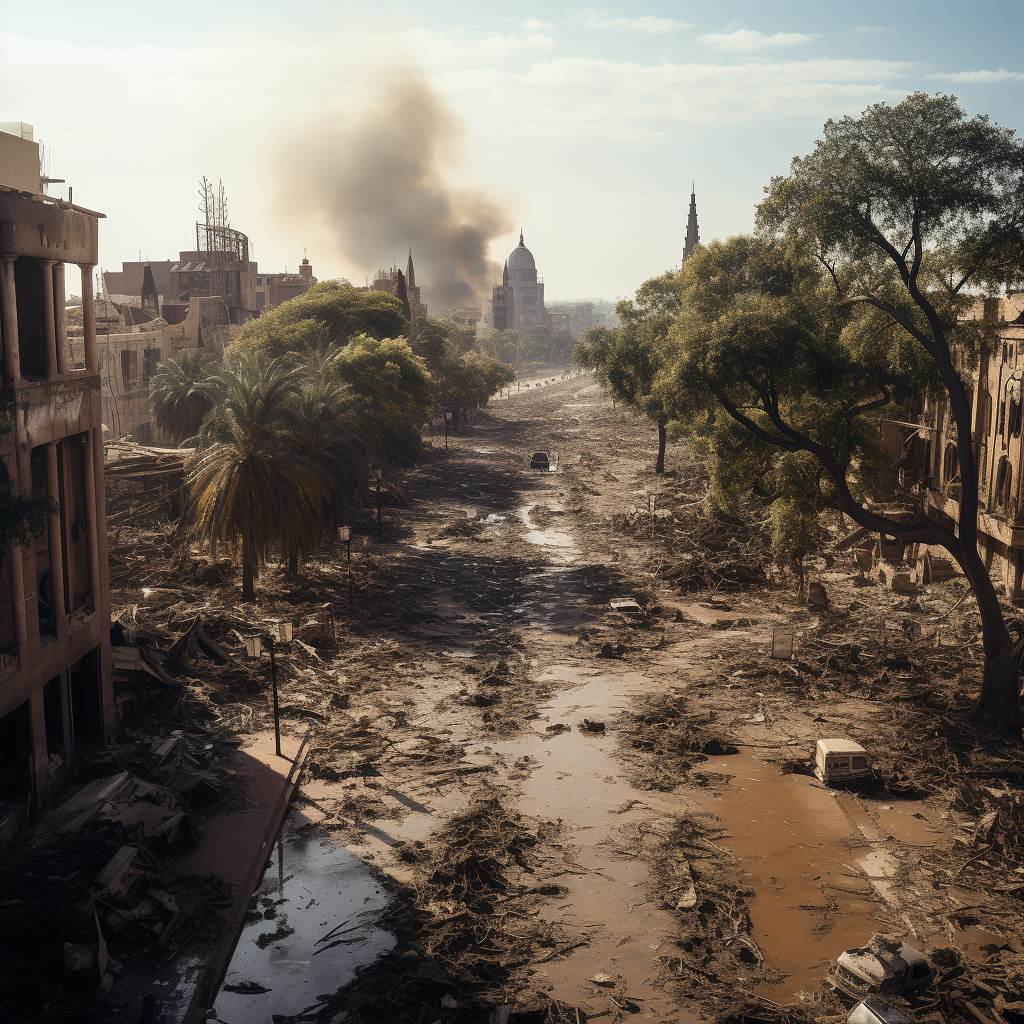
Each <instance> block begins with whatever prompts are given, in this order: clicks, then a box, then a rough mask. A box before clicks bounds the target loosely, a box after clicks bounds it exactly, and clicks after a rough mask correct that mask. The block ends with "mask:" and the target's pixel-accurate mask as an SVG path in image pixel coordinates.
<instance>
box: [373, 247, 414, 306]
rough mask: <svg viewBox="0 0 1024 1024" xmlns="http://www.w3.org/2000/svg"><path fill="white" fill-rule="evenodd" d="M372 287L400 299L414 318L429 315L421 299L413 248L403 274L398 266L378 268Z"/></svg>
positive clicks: (376, 290)
mask: <svg viewBox="0 0 1024 1024" xmlns="http://www.w3.org/2000/svg"><path fill="white" fill-rule="evenodd" d="M371 288H372V290H373V291H375V292H387V293H388V295H394V296H395V298H397V299H399V300H400V301H401V303H402V305H403V307H404V308H405V315H406V316H407V317H409V318H410V319H412V318H413V317H420V316H426V315H427V307H426V305H425V304H424V303H423V302H422V301H421V298H420V288H419V285H418V284H416V268H415V267H414V266H413V262H412V249H410V250H409V261H408V262H407V263H406V265H405V273H404V274H403V273H402V271H401V270H399V269H398V267H392V268H391V269H390V270H378V271H377V273H376V275H375V277H374V279H373V284H372V285H371Z"/></svg>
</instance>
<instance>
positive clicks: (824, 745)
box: [818, 739, 867, 754]
mask: <svg viewBox="0 0 1024 1024" xmlns="http://www.w3.org/2000/svg"><path fill="white" fill-rule="evenodd" d="M818 749H819V750H820V751H821V752H822V753H823V754H866V753H867V751H866V750H865V749H864V748H863V747H862V746H861V745H860V744H859V743H855V742H854V741H853V740H842V739H829V740H818Z"/></svg>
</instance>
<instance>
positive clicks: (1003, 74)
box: [927, 68, 1024, 82]
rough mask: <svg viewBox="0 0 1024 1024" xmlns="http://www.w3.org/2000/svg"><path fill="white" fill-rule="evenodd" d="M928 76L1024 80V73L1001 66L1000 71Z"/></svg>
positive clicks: (959, 79) (956, 79) (957, 79)
mask: <svg viewBox="0 0 1024 1024" xmlns="http://www.w3.org/2000/svg"><path fill="white" fill-rule="evenodd" d="M927 77H928V78H938V79H941V80H942V81H944V82H1024V73H1022V72H1020V71H1007V70H1006V68H1000V69H999V70H998V71H950V72H939V73H936V74H934V75H928V76H927Z"/></svg>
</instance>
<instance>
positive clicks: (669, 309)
mask: <svg viewBox="0 0 1024 1024" xmlns="http://www.w3.org/2000/svg"><path fill="white" fill-rule="evenodd" d="M679 289H680V277H679V274H678V272H676V271H671V270H670V271H669V272H668V273H666V274H663V275H662V276H661V277H655V278H652V279H651V280H650V281H645V282H644V283H643V284H642V285H641V286H640V287H639V288H638V289H637V292H636V296H635V298H633V299H626V300H623V301H622V302H620V303H619V304H618V305H617V306H616V307H615V309H616V312H617V314H618V316H619V319H620V320H621V321H622V326H621V327H617V328H610V327H591V328H589V329H588V330H587V331H585V332H584V338H583V341H582V342H581V343H580V344H577V346H576V348H575V349H574V350H573V359H574V360H576V361H577V362H578V363H579V365H581V366H584V367H586V368H587V369H590V370H592V371H593V372H594V374H595V375H596V376H597V378H598V380H600V381H601V383H602V384H603V385H604V386H605V387H606V388H607V389H608V391H610V392H611V394H612V395H613V396H614V397H615V398H617V399H618V400H619V401H620V402H623V403H624V404H625V405H628V406H631V407H632V408H634V409H636V410H637V411H638V412H642V413H643V414H644V415H645V416H646V417H647V418H648V419H650V420H651V421H652V422H653V423H654V424H655V426H656V427H657V429H658V455H657V458H656V460H655V465H654V472H655V473H664V472H665V446H666V443H667V440H668V423H669V420H670V418H671V417H670V415H669V412H668V410H667V408H666V406H665V401H664V395H663V392H662V391H661V389H660V388H659V387H658V386H657V384H658V380H659V378H660V377H661V375H662V374H663V373H664V372H665V371H666V370H667V368H668V367H669V366H670V365H671V362H672V346H671V341H670V339H669V328H670V327H671V326H672V323H673V321H674V319H675V317H676V315H677V314H678V312H679V310H680V291H679Z"/></svg>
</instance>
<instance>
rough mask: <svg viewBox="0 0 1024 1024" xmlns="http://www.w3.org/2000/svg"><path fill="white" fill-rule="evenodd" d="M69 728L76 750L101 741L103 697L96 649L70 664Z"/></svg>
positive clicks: (97, 649)
mask: <svg viewBox="0 0 1024 1024" xmlns="http://www.w3.org/2000/svg"><path fill="white" fill-rule="evenodd" d="M70 684H71V730H72V735H73V736H74V746H75V749H76V750H77V749H78V748H79V747H80V746H84V745H85V744H87V743H102V742H103V700H102V696H101V693H100V665H99V648H98V647H96V648H93V650H91V651H90V652H89V653H88V654H87V655H86V656H85V657H84V658H82V660H81V661H76V662H75V663H74V665H72V666H71V675H70Z"/></svg>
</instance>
